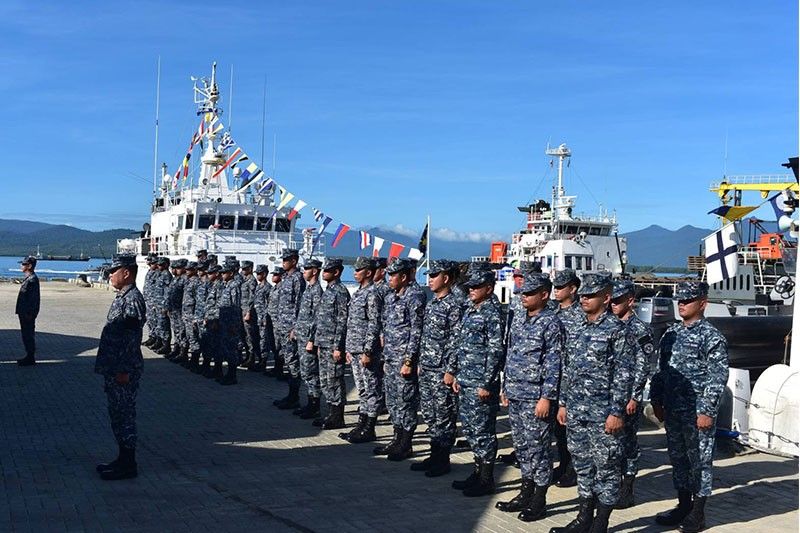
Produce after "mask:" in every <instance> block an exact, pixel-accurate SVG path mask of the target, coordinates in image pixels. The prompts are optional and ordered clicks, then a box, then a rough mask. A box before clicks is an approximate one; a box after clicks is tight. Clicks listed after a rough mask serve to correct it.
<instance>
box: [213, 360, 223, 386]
mask: <svg viewBox="0 0 800 533" xmlns="http://www.w3.org/2000/svg"><path fill="white" fill-rule="evenodd" d="M222 375H223V374H222V361H214V370H213V371H212V372H211V377H212V378H214V379H215V380H216V381H220V380H222Z"/></svg>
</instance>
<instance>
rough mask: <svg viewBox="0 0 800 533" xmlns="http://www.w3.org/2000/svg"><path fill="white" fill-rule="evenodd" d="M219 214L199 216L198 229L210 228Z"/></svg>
mask: <svg viewBox="0 0 800 533" xmlns="http://www.w3.org/2000/svg"><path fill="white" fill-rule="evenodd" d="M216 220H217V215H200V216H199V217H198V218H197V229H208V228H210V227H211V226H213V225H214V224H215V223H216Z"/></svg>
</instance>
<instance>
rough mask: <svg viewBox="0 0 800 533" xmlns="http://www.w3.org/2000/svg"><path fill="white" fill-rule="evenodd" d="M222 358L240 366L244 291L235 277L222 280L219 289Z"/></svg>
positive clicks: (218, 302)
mask: <svg viewBox="0 0 800 533" xmlns="http://www.w3.org/2000/svg"><path fill="white" fill-rule="evenodd" d="M218 294H219V300H218V301H217V305H218V307H219V325H220V339H219V340H220V358H221V360H223V361H225V362H226V363H228V364H229V365H231V366H238V364H239V356H240V355H241V352H240V351H239V341H240V339H241V336H240V332H241V327H242V326H241V323H242V293H241V288H240V286H239V283H238V282H237V280H236V279H235V278H231V279H229V280H228V281H222V282H221V284H220V289H219V293H218Z"/></svg>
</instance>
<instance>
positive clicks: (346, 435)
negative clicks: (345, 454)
mask: <svg viewBox="0 0 800 533" xmlns="http://www.w3.org/2000/svg"><path fill="white" fill-rule="evenodd" d="M366 423H367V415H365V414H364V413H358V422H357V423H356V425H355V427H354V428H353V429H351V430H350V431H342V432H341V433H339V438H340V439H342V440H346V441H347V442H350V437H353V436H355V435H356V434H357V433H361V430H362V429H364V424H366Z"/></svg>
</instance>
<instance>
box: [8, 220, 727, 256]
mask: <svg viewBox="0 0 800 533" xmlns="http://www.w3.org/2000/svg"><path fill="white" fill-rule="evenodd" d="M364 231H367V232H368V233H370V234H371V235H380V236H381V237H382V238H384V239H385V240H386V242H385V244H384V245H383V249H382V251H383V253H384V254H386V253H388V250H389V246H390V244H391V242H396V243H399V244H402V245H404V246H406V250H407V249H408V248H411V247H414V248H416V247H417V245H418V243H419V235H408V234H403V233H398V232H397V231H393V230H391V229H386V228H380V227H370V228H364ZM711 232H712V230H709V229H703V228H697V227H694V226H688V225H687V226H683V227H682V228H679V229H677V230H669V229H666V228H663V227H661V226H656V225H653V226H649V227H647V228H644V229H641V230H638V231H632V232H629V233H624V234H621V235H622V236H623V237H627V239H628V258H629V262H630V264H632V265H651V266H660V267H685V266H686V257H687V256H689V255H696V254H697V253H698V251H699V246H700V242H701V240H702V238H703V237H705V236H707V235H709V234H710V233H711ZM138 233H139V232H138V231H136V230H132V229H124V228H119V229H110V230H105V231H96V232H95V231H88V230H83V229H79V228H75V227H72V226H65V225H55V224H46V223H43V222H33V221H29V220H10V219H0V255H8V256H24V255H27V254H31V253H35V252H36V248H37V246H38V247H39V249H40V251H41V253H42V254H43V255H48V254H51V255H70V254H71V255H80V254H81V253H84V254H86V255H89V256H93V257H104V256H105V257H108V256H110V255H111V254H112V253H113V252H114V250H115V249H116V243H117V239H124V238H130V237H135V236H137V235H138ZM328 242H330V239H328ZM489 247H490V243H489V242H474V241H467V240H443V239H437V238H436V237H435V235H434V236H433V237H432V239H431V242H430V248H431V252H432V253H433V256H434V257H448V258H451V259H460V260H464V259H469V258H470V257H471V256H475V255H482V256H485V255H489ZM326 255H336V256H343V257H355V256H358V255H362V252H361V250H360V247H359V233H358V231H356V230H351V231H350V232H348V233H347V234H345V236H344V238H342V240H341V242H340V243H339V245H338V246H337V247H336V248H332V247H330V245H328V246H327V248H326ZM404 255H405V254H404Z"/></svg>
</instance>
